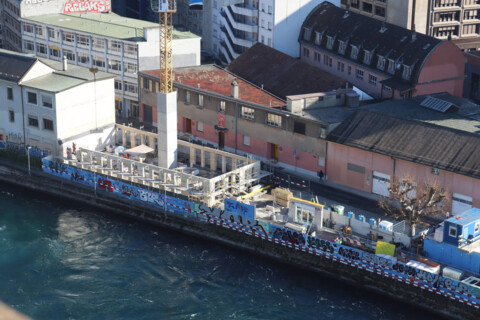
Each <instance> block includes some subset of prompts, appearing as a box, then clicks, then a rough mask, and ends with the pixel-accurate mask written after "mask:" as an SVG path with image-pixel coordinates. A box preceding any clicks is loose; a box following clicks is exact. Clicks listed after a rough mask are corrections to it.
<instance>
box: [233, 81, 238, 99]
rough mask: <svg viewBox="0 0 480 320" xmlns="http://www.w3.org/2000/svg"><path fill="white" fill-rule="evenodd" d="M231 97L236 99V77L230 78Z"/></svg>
mask: <svg viewBox="0 0 480 320" xmlns="http://www.w3.org/2000/svg"><path fill="white" fill-rule="evenodd" d="M232 97H233V98H235V99H238V98H239V97H238V82H237V78H233V79H232Z"/></svg>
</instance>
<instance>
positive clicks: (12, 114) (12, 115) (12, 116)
mask: <svg viewBox="0 0 480 320" xmlns="http://www.w3.org/2000/svg"><path fill="white" fill-rule="evenodd" d="M8 119H9V120H10V122H15V112H14V111H13V110H8Z"/></svg>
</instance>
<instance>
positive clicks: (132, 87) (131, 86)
mask: <svg viewBox="0 0 480 320" xmlns="http://www.w3.org/2000/svg"><path fill="white" fill-rule="evenodd" d="M125 92H129V93H133V94H137V93H138V86H137V84H136V83H133V82H128V81H125Z"/></svg>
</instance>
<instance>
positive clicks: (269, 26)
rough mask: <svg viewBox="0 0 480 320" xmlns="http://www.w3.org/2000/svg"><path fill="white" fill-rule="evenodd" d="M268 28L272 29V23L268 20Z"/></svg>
mask: <svg viewBox="0 0 480 320" xmlns="http://www.w3.org/2000/svg"><path fill="white" fill-rule="evenodd" d="M268 30H272V23H271V22H270V21H269V22H268Z"/></svg>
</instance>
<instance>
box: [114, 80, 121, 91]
mask: <svg viewBox="0 0 480 320" xmlns="http://www.w3.org/2000/svg"><path fill="white" fill-rule="evenodd" d="M115 90H119V91H122V81H120V80H117V79H115Z"/></svg>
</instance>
